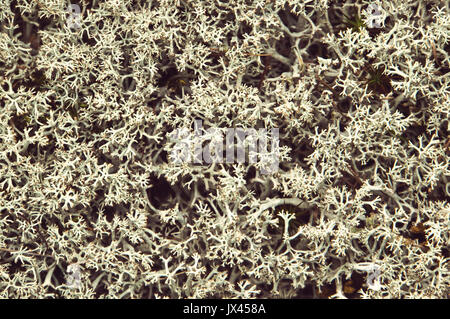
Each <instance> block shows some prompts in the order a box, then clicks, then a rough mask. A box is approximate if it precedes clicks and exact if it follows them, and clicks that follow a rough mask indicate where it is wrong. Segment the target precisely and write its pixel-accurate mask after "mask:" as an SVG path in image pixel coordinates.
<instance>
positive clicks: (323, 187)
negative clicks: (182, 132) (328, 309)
mask: <svg viewBox="0 0 450 319" xmlns="http://www.w3.org/2000/svg"><path fill="white" fill-rule="evenodd" d="M370 3H374V4H376V5H377V6H378V8H379V9H380V10H379V17H377V19H379V22H380V24H381V25H380V26H379V27H377V28H369V27H368V25H369V24H368V19H373V17H371V16H370V14H373V12H372V13H371V12H369V11H370V10H368V9H367V8H368V5H369V1H363V2H361V1H350V0H349V1H346V2H345V3H342V2H341V1H329V0H306V1H297V0H272V1H266V0H255V1H243V0H236V1H210V0H204V1H203V0H196V1H193V0H159V1H156V0H153V1H134V0H120V1H119V0H107V1H81V2H79V3H78V4H79V6H80V8H81V19H80V21H79V22H80V24H79V28H78V27H73V26H72V28H70V25H68V17H69V16H70V15H69V13H68V12H67V2H66V1H62V0H40V1H28V0H3V1H1V2H0V107H1V111H0V297H3V298H42V297H54V298H61V297H63V298H83V297H84V298H149V297H150V298H155V297H172V298H180V297H181V298H185V297H186V298H204V297H220V298H225V297H230V298H279V297H322V298H327V297H333V298H341V297H348V298H360V297H362V298H415V297H418V298H426V297H431V298H445V297H448V287H449V284H450V281H449V276H448V275H449V271H448V262H449V228H448V226H449V211H450V206H449V202H448V199H449V197H450V168H449V164H448V158H449V154H450V153H449V152H450V150H449V145H450V143H449V110H450V104H449V93H450V92H449V76H448V70H449V65H448V63H449V56H448V52H449V50H448V49H449V47H448V43H449V35H450V32H449V31H450V30H449V23H448V21H450V19H449V18H450V17H449V4H448V1H421V0H406V1H405V0H391V1H384V2H381V1H375V2H372V1H370ZM377 14H378V13H377ZM345 17H347V18H345ZM371 21H372V20H371ZM198 119H201V120H202V121H203V125H204V128H205V129H207V128H210V127H217V128H255V129H258V128H266V129H271V128H279V130H280V153H279V154H278V155H279V159H280V165H279V170H278V171H277V172H276V173H273V174H268V175H265V174H262V173H261V170H262V169H263V168H264V167H263V166H262V165H263V164H261V163H259V162H258V163H256V164H250V163H248V162H246V163H216V164H212V165H203V164H195V163H194V164H182V165H178V164H174V163H173V161H172V160H171V154H172V153H173V150H174V149H175V147H176V142H175V141H173V140H171V139H170V138H169V133H171V132H173V131H174V130H177V129H180V128H188V129H192V128H193V125H194V123H195V120H198ZM69 266H70V267H69ZM68 268H69V269H70V271H68ZM374 269H376V270H377V271H378V272H377V273H376V278H373V276H374V273H371V272H373V271H374ZM75 270H79V271H80V274H79V276H80V278H78V277H76V279H77V281H76V282H77V285H75V286H74V285H71V284H70V283H71V282H73V281H74V278H75V277H70V276H78V275H77V274H74V273H73V272H74V271H75ZM69 275H70V276H69ZM78 279H80V280H79V281H78ZM372 279H373V280H372ZM372 281H373V282H376V283H377V285H378V286H377V287H378V288H379V289H375V288H374V287H375V286H371V285H370V283H371V282H372ZM368 283H369V284H368ZM78 284H80V286H78Z"/></svg>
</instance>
